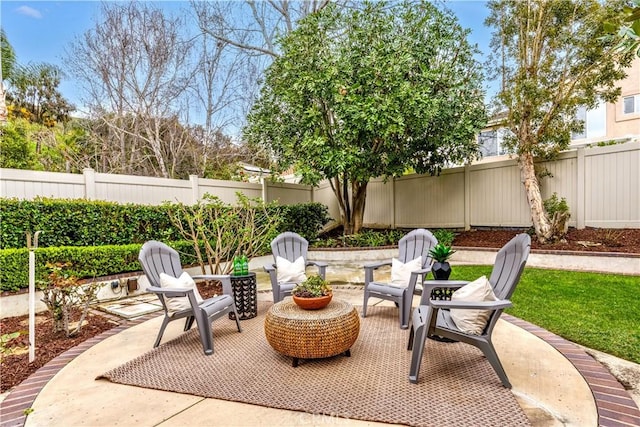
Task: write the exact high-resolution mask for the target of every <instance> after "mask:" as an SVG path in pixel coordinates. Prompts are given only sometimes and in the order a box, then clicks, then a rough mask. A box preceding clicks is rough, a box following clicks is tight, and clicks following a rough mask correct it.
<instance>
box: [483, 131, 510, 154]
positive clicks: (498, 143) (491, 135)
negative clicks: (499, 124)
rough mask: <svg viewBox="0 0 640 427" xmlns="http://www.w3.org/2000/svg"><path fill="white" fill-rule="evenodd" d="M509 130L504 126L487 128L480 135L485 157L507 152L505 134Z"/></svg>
mask: <svg viewBox="0 0 640 427" xmlns="http://www.w3.org/2000/svg"><path fill="white" fill-rule="evenodd" d="M506 132H507V130H506V129H504V128H499V129H494V130H486V131H483V132H480V134H479V135H478V144H479V145H480V152H481V153H482V156H483V157H489V156H499V155H502V154H506V153H507V150H506V148H505V147H504V135H505V133H506Z"/></svg>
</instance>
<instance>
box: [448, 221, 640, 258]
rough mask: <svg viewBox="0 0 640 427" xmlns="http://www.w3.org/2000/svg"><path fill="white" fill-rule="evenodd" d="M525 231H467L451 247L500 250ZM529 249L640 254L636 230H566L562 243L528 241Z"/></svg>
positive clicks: (461, 233) (459, 235)
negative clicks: (529, 242) (529, 243)
mask: <svg viewBox="0 0 640 427" xmlns="http://www.w3.org/2000/svg"><path fill="white" fill-rule="evenodd" d="M526 231H527V230H515V229H509V230H504V229H501V230H482V229H479V230H471V231H464V232H460V233H457V234H456V237H455V239H454V241H453V245H454V246H459V247H474V248H496V249H497V248H501V247H502V246H503V245H504V244H505V243H507V242H508V241H509V240H510V239H511V238H512V237H513V236H515V235H516V234H518V233H522V232H526ZM531 248H532V249H538V250H551V251H577V252H619V253H628V254H640V229H637V228H624V229H604V228H589V227H588V228H585V229H583V230H576V229H575V228H570V229H569V232H568V233H567V236H566V238H565V239H564V240H563V241H559V242H554V243H546V244H544V245H543V244H540V243H538V242H537V241H536V239H535V238H532V241H531Z"/></svg>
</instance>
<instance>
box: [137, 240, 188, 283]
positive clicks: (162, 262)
mask: <svg viewBox="0 0 640 427" xmlns="http://www.w3.org/2000/svg"><path fill="white" fill-rule="evenodd" d="M138 260H139V261H140V264H141V265H142V270H143V271H144V274H145V275H146V276H147V279H149V283H150V284H151V285H152V286H157V287H160V273H165V274H168V275H170V276H173V277H180V275H181V274H182V264H181V263H180V255H178V252H176V251H175V250H174V249H172V248H170V247H169V246H167V245H165V244H164V243H162V242H158V241H155V240H149V241H148V242H146V243H145V244H144V245H142V248H141V249H140V254H139V255H138Z"/></svg>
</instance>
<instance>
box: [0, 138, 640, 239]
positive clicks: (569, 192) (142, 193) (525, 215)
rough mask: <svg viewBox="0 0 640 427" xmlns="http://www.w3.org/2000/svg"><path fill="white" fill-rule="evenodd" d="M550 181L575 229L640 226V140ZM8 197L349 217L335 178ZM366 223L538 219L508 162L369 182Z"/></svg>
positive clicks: (511, 223)
mask: <svg viewBox="0 0 640 427" xmlns="http://www.w3.org/2000/svg"><path fill="white" fill-rule="evenodd" d="M539 166H542V167H544V168H545V169H546V170H547V171H548V172H549V173H550V174H549V175H548V176H546V177H545V178H543V180H542V182H541V189H542V197H543V198H545V199H546V198H549V197H551V195H552V194H553V193H554V192H555V193H557V194H558V197H560V198H562V197H564V198H566V200H567V204H568V206H569V209H570V211H571V220H570V223H569V224H570V225H571V226H577V227H583V226H592V227H607V228H623V227H631V228H640V142H630V143H626V144H620V145H612V146H606V147H595V148H580V149H578V150H577V151H576V150H571V151H568V152H566V153H562V154H561V155H560V156H559V158H558V160H556V161H554V162H541V163H540V164H539ZM0 191H1V193H0V196H2V197H7V198H10V197H16V198H19V199H33V198H34V197H37V196H43V197H51V198H67V199H74V198H87V199H96V200H107V201H113V202H118V203H142V204H160V203H162V202H163V201H172V202H176V201H179V202H182V203H186V204H192V203H195V202H196V201H197V200H199V199H200V198H202V196H203V195H204V194H205V193H210V194H212V195H215V196H218V197H220V198H221V199H222V200H223V201H224V202H226V203H235V202H236V200H237V197H236V192H238V191H240V192H242V193H244V194H245V195H247V196H248V197H251V198H257V197H262V198H266V200H267V201H271V200H278V201H279V202H280V203H282V204H291V203H300V202H309V201H314V202H318V203H323V204H325V205H326V206H327V207H328V209H329V214H330V215H331V216H332V217H333V218H334V219H339V218H340V211H339V207H338V203H337V200H336V198H335V196H334V194H333V191H332V190H331V187H330V184H329V182H327V181H324V182H322V183H320V184H319V185H318V186H317V187H315V188H311V187H309V186H305V185H298V184H282V183H279V184H274V183H264V184H255V183H244V182H235V181H220V180H212V179H202V178H198V177H197V176H192V177H190V179H189V180H177V179H164V178H151V177H139V176H126V175H112V174H103V173H96V172H94V171H93V170H91V169H86V170H85V171H84V172H83V175H79V174H66V173H53V172H39V171H27V170H14V169H1V170H0ZM364 224H365V225H366V226H374V227H375V226H378V227H380V226H384V227H387V226H390V227H402V228H415V227H429V228H468V227H471V226H475V227H528V226H530V225H531V216H530V211H529V206H528V203H527V198H526V195H525V192H524V187H523V185H522V182H521V178H520V172H519V169H518V165H517V164H516V161H515V160H513V159H508V158H505V157H504V156H501V157H499V158H487V159H484V160H482V161H480V162H476V163H475V164H472V165H470V166H467V167H457V168H451V169H447V170H444V171H443V172H442V174H441V175H440V176H428V175H416V174H413V175H407V176H403V177H401V178H397V179H395V180H394V179H390V180H389V181H387V182H386V183H385V182H384V181H383V180H381V179H374V180H372V181H371V182H370V183H369V186H368V191H367V204H366V209H365V217H364Z"/></svg>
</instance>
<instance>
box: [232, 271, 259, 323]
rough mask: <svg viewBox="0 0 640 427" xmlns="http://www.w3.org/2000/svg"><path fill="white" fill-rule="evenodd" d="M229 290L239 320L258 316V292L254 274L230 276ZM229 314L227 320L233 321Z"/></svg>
mask: <svg viewBox="0 0 640 427" xmlns="http://www.w3.org/2000/svg"><path fill="white" fill-rule="evenodd" d="M231 288H232V289H233V298H234V300H235V303H236V311H237V312H238V316H239V317H240V320H246V319H252V318H254V317H256V316H257V315H258V291H257V285H256V273H249V274H247V275H244V276H231ZM234 317H235V316H234V314H233V313H229V319H234Z"/></svg>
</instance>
